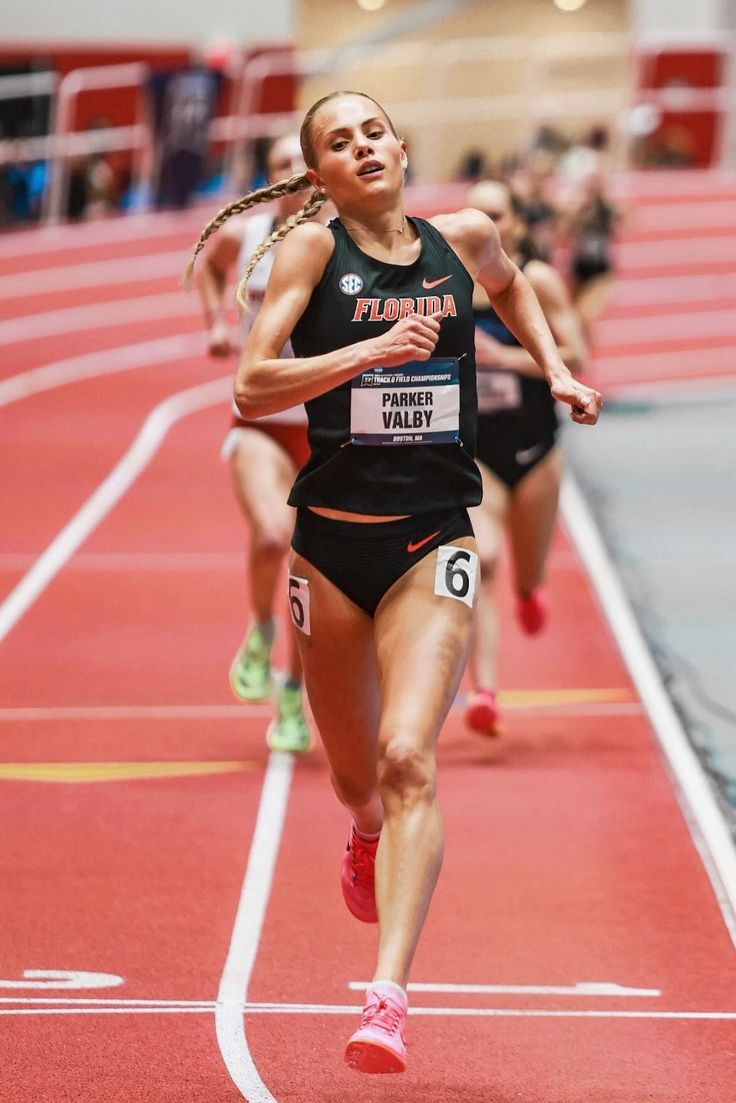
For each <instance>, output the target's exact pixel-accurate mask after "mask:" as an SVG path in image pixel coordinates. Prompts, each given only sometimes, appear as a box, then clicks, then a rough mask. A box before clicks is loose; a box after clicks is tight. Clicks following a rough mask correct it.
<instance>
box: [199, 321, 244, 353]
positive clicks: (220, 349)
mask: <svg viewBox="0 0 736 1103" xmlns="http://www.w3.org/2000/svg"><path fill="white" fill-rule="evenodd" d="M237 351H238V346H237V344H236V342H235V341H234V340H233V331H232V328H231V326H230V325H229V323H228V321H227V319H226V318H215V320H214V321H213V323H212V325H211V326H210V329H209V333H208V335H207V352H208V353H209V355H210V356H216V357H218V358H219V357H224V356H232V355H233V353H234V352H237Z"/></svg>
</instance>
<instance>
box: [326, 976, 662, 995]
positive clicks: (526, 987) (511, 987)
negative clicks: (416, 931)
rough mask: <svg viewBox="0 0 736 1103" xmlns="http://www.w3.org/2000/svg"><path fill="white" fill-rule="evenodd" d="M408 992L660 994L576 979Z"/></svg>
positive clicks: (359, 985)
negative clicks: (558, 981) (562, 982)
mask: <svg viewBox="0 0 736 1103" xmlns="http://www.w3.org/2000/svg"><path fill="white" fill-rule="evenodd" d="M369 984H370V982H369V981H367V980H351V981H350V983H349V984H348V988H349V989H350V990H351V991H352V992H365V990H366V989H367V988H368V986H369ZM408 988H409V991H410V992H436V993H443V994H447V995H453V994H455V995H463V996H486V995H505V996H614V997H627V996H633V997H638V996H661V995H662V992H661V990H660V989H659V988H627V987H625V986H624V985H622V984H610V983H607V982H598V981H579V982H578V983H577V984H568V985H564V984H423V983H421V982H419V983H413V982H411V981H410V982H409V986H408Z"/></svg>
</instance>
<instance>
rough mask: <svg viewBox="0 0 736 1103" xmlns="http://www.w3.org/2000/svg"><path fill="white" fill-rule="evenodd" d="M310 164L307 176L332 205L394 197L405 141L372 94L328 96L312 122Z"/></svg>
mask: <svg viewBox="0 0 736 1103" xmlns="http://www.w3.org/2000/svg"><path fill="white" fill-rule="evenodd" d="M311 138H312V149H313V151H314V162H315V163H314V166H313V167H310V169H309V177H310V179H311V180H312V182H313V183H314V185H315V187H317V188H320V189H323V190H324V191H326V193H327V195H329V196H330V198H331V199H332V200H333V202H334V203H335V205H336V206H337V207H338V209H339V208H340V207H341V206H342V205H344V204H345V205H348V206H349V207H351V208H353V209H360V208H361V206H363V205H367V206H368V207H369V208H372V207H374V206H375V202H376V200H381V199H384V200H385V199H395V198H397V197H398V195H399V192H400V191H401V187H402V185H403V182H404V169H403V166H402V156H403V154H404V153H405V151H406V145H405V143H404V142H403V141H401V140H400V139H399V138H397V137H396V135H395V134H394V132H393V131H392V129H391V126H390V124H389V121H388V119H387V118H386V116H385V115H384V114H383V112H382V111H381V109H380V107H378V105H377V104H376V103H374V102H373V100H370V99H367V98H366V97H364V96H342V97H340V98H336V99H333V100H329V101H328V102H327V103H326V104H325V105H324V106H323V107H322V108H321V109H320V110H319V111H318V113H317V115H316V116H315V117H314V120H313V122H312V134H311Z"/></svg>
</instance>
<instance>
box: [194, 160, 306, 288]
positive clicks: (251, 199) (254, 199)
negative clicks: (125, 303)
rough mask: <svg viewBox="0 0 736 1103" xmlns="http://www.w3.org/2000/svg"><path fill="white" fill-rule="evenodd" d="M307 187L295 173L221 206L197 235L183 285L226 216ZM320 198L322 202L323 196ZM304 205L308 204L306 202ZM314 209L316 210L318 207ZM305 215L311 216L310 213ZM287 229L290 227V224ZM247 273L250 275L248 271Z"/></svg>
mask: <svg viewBox="0 0 736 1103" xmlns="http://www.w3.org/2000/svg"><path fill="white" fill-rule="evenodd" d="M308 187H311V185H310V182H309V180H308V179H307V177H306V176H305V174H304V173H297V175H296V176H290V177H289V179H288V180H279V181H278V183H276V184H270V185H269V186H268V187H266V188H258V190H257V191H252V192H249V193H248V195H244V196H243V197H242V198H241V199H236V200H235V202H234V203H228V205H227V207H223V208H222V210H221V211H218V212H217V214H216V215H215V217H214V218H213V219H212V220H211V221H210V222H208V223H207V225H206V226H205V228H204V229H203V230H202V233H201V234H200V235H199V241H198V242H197V244H196V245H195V247H194V252H193V253H192V259H191V260H190V261H189V264H188V265H187V267H186V271H185V272H184V286H185V287H189V286H190V284H191V282H192V273H193V272H194V265H195V262H196V260H197V257H198V256H199V254H200V253H201V252H202V249H203V248H204V243H205V242H206V241H207V238H208V237H209V236H210V234H214V233H215V231H216V230H219V229H220V227H221V226H222V224H223V222H226V221H227V220H228V218H230V217H231V216H232V215H234V214H242V213H243V211H248V210H250V208H251V207H255V206H256V204H257V203H270V201H271V200H272V199H281V198H282V196H284V195H292V194H293V193H294V192H297V191H302V190H303V189H304V188H308ZM315 194H316V193H315ZM320 198H321V199H322V201H323V202H324V196H321V197H320ZM306 206H308V204H307V205H306ZM306 206H305V207H304V208H302V210H305V209H306ZM320 206H321V204H320ZM316 209H317V210H318V209H319V208H316ZM300 213H301V212H300ZM312 213H314V212H312ZM307 217H311V215H308V216H307ZM295 225H296V223H295ZM289 229H291V226H290V227H289ZM248 275H250V272H249V273H248Z"/></svg>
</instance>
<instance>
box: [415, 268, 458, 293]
mask: <svg viewBox="0 0 736 1103" xmlns="http://www.w3.org/2000/svg"><path fill="white" fill-rule="evenodd" d="M451 279H452V272H450V275H449V276H440V278H439V279H438V280H428V279H423V280H422V287H423V288H424V290H425V291H431V290H432V288H433V287H439V285H440V284H441V283H444V282H445V280H451Z"/></svg>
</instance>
